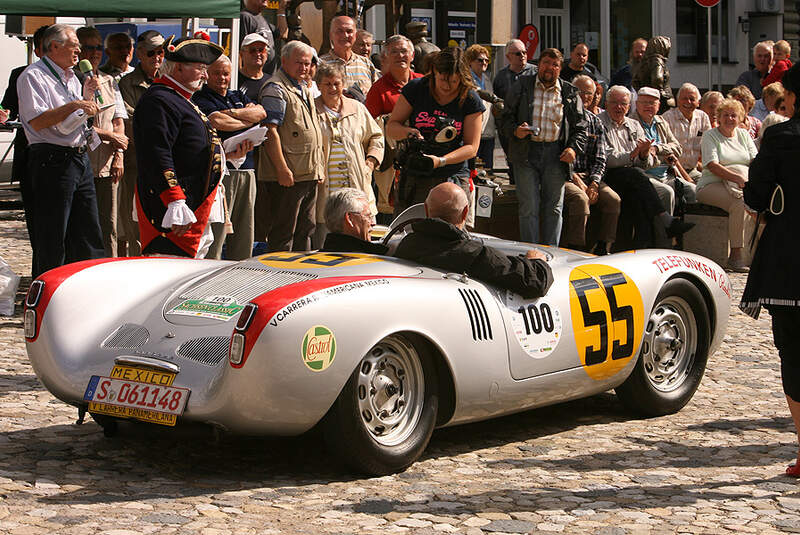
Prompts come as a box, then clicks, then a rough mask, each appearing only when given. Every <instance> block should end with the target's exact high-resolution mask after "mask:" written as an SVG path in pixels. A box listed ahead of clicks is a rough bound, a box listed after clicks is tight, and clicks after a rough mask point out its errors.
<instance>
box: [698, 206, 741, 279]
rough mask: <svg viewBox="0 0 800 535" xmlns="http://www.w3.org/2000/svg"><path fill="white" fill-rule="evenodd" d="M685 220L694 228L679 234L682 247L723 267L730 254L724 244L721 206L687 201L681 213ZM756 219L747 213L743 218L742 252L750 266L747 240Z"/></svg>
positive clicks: (724, 217)
mask: <svg viewBox="0 0 800 535" xmlns="http://www.w3.org/2000/svg"><path fill="white" fill-rule="evenodd" d="M683 219H684V221H686V222H687V223H694V228H693V229H692V230H690V231H689V232H687V233H686V234H684V235H683V250H684V251H687V252H690V253H696V254H699V255H702V256H705V257H706V258H710V259H711V260H713V261H714V262H716V263H717V264H719V265H720V266H723V267H725V264H726V263H727V262H728V256H729V254H730V247H729V246H728V213H727V212H726V211H725V210H723V209H722V208H717V207H716V206H710V205H708V204H702V203H692V204H687V205H686V209H685V211H684V216H683ZM755 225H756V220H755V218H754V217H750V216H749V215H746V216H745V220H744V249H743V251H742V253H743V255H744V261H745V264H747V265H748V266H749V265H750V258H751V251H750V239H751V237H752V235H753V231H754V229H755Z"/></svg>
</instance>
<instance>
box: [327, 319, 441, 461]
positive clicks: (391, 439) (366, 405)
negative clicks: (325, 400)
mask: <svg viewBox="0 0 800 535" xmlns="http://www.w3.org/2000/svg"><path fill="white" fill-rule="evenodd" d="M420 351H421V349H420V347H418V346H415V345H414V344H413V343H412V342H411V340H410V339H409V338H408V337H406V336H403V335H400V334H393V335H390V336H387V337H386V338H384V339H383V340H381V341H380V342H378V343H377V344H375V346H373V347H372V349H370V350H369V351H368V352H367V354H366V355H364V357H363V358H362V359H361V362H360V363H359V365H358V367H357V368H356V369H355V371H353V374H352V375H351V376H350V379H349V380H348V381H347V384H346V385H345V387H344V389H342V392H341V393H340V394H339V397H338V398H337V399H336V401H335V402H334V404H333V406H332V407H331V409H330V410H329V411H328V414H327V415H326V416H325V420H324V422H323V429H324V434H325V441H326V442H327V444H328V446H329V447H330V448H331V449H332V450H333V451H334V452H336V454H338V455H339V457H340V458H341V459H342V460H344V461H345V462H346V463H347V464H349V465H350V466H351V467H353V468H355V469H356V470H358V471H360V472H364V473H367V474H371V475H386V474H391V473H394V472H398V471H402V470H404V469H406V468H407V467H408V466H410V465H411V464H412V463H413V462H414V461H415V460H417V458H419V456H420V455H421V454H422V452H423V451H424V450H425V447H426V446H427V445H428V441H429V440H430V438H431V433H433V428H434V426H435V423H436V412H437V410H438V406H439V395H438V387H437V385H438V379H437V375H436V366H435V365H434V363H433V362H432V360H431V358H430V357H429V356H428V355H426V354H424V353H421V352H420Z"/></svg>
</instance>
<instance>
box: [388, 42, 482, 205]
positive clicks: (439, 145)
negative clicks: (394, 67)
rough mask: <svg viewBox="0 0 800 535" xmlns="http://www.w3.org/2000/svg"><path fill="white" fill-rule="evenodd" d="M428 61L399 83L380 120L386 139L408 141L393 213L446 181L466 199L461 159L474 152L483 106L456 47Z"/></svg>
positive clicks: (466, 177) (465, 176)
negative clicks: (425, 69) (420, 73)
mask: <svg viewBox="0 0 800 535" xmlns="http://www.w3.org/2000/svg"><path fill="white" fill-rule="evenodd" d="M431 64H432V69H431V71H430V72H429V73H428V74H426V75H425V76H424V77H422V78H418V79H416V80H410V81H409V82H408V83H407V84H406V85H405V86H404V87H403V89H402V91H401V95H400V98H399V99H398V100H397V104H395V107H394V110H393V111H392V115H391V117H390V118H389V122H388V123H387V124H386V135H387V136H388V137H389V138H391V139H396V140H403V139H410V140H411V150H410V151H409V152H410V154H409V155H408V158H407V159H406V160H405V162H404V166H403V171H402V173H401V178H400V181H399V183H398V184H397V185H396V187H395V197H394V199H395V204H394V213H395V216H396V215H398V214H399V213H400V212H402V211H403V210H405V209H406V208H407V207H409V206H411V205H413V204H416V203H420V202H424V201H425V197H426V196H427V195H428V192H429V191H430V190H431V189H432V188H433V187H434V186H436V185H438V184H441V183H442V182H446V181H450V182H453V183H455V184H457V185H458V186H460V187H461V188H462V189H463V190H464V191H465V193H466V194H467V197H468V198H471V195H470V191H469V190H470V186H469V170H468V169H467V160H469V159H470V158H474V157H475V155H476V154H477V152H478V146H479V145H480V141H481V125H482V123H481V121H482V115H483V111H484V109H485V108H484V106H483V103H482V102H481V99H480V97H478V94H477V93H476V92H475V88H474V85H473V83H472V76H471V75H470V72H469V67H468V66H467V63H466V61H465V59H464V52H463V51H462V50H461V49H459V48H446V49H444V50H442V51H441V52H438V53H437V54H436V57H435V58H434V59H433V60H432V62H431ZM406 124H408V125H410V126H406ZM413 140H419V141H420V143H419V144H416V143H414V141H413Z"/></svg>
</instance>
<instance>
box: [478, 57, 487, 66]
mask: <svg viewBox="0 0 800 535" xmlns="http://www.w3.org/2000/svg"><path fill="white" fill-rule="evenodd" d="M475 61H477V62H478V63H483V64H484V65H488V64H489V60H488V59H486V58H478V59H476V60H475Z"/></svg>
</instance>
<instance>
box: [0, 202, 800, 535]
mask: <svg viewBox="0 0 800 535" xmlns="http://www.w3.org/2000/svg"><path fill="white" fill-rule="evenodd" d="M0 218H2V220H0V255H2V256H3V257H4V258H5V259H7V261H9V263H10V264H11V265H12V266H13V268H14V269H15V270H16V271H17V273H26V274H27V273H29V272H30V271H29V270H30V250H29V249H28V247H27V244H26V241H25V238H26V235H25V231H24V224H23V223H22V221H21V216H20V214H19V213H18V212H3V213H0ZM732 279H733V284H734V287H735V288H736V290H737V291H738V292H741V289H742V286H743V284H744V277H743V276H741V275H735V274H734V275H732ZM28 282H29V281H28V280H27V279H23V284H22V288H21V291H24V290H25V288H26V287H27V285H28ZM20 295H21V294H20ZM737 301H738V296H737ZM732 313H733V318H732V322H731V324H730V326H729V329H728V334H727V337H726V339H725V343H724V344H723V346H722V349H721V350H720V351H719V352H718V353H717V354H716V355H715V356H714V357H713V358H712V359H711V361H710V363H709V367H708V370H707V372H706V376H705V379H704V380H703V383H702V385H701V387H700V389H699V391H698V392H697V394H696V395H695V397H694V399H693V400H692V402H691V403H690V404H689V405H688V406H687V407H686V408H684V409H683V410H682V411H681V412H680V413H678V414H675V415H672V416H667V417H662V418H652V419H638V418H635V417H633V416H631V415H630V414H628V413H627V412H626V411H625V410H624V409H623V408H622V406H621V405H620V404H619V403H618V402H617V401H616V399H615V398H614V396H613V395H611V394H604V395H600V396H595V397H592V398H590V399H588V400H582V401H576V402H570V403H564V404H561V405H557V406H554V407H549V408H544V409H538V410H534V411H529V412H525V413H522V414H518V415H515V416H510V417H506V418H501V419H498V420H493V421H489V422H484V423H479V424H472V425H465V426H460V427H455V428H449V429H442V430H438V431H436V432H435V433H434V435H433V439H432V441H431V443H430V446H429V447H428V450H427V452H426V453H425V455H424V456H423V458H422V459H421V460H420V461H419V462H417V463H416V464H414V465H413V466H412V467H411V468H409V469H408V470H407V471H406V472H404V473H402V474H398V475H395V476H390V477H382V478H372V479H363V478H358V477H354V476H352V475H350V474H348V472H347V471H346V470H344V469H343V468H340V467H338V466H337V465H335V464H333V463H332V460H331V459H330V458H329V457H328V456H327V454H326V452H325V449H324V446H323V444H322V441H321V438H320V437H319V436H318V435H317V434H313V433H312V434H310V435H308V436H304V437H300V438H292V439H266V440H265V439H253V438H240V437H224V438H222V439H221V440H220V441H217V442H215V441H214V437H213V436H212V434H211V433H210V432H209V431H208V430H207V429H205V428H201V427H197V428H194V427H192V428H178V429H175V430H173V429H165V428H155V426H153V427H149V426H144V425H136V424H130V425H127V426H122V429H121V431H120V434H119V435H118V436H117V437H116V438H114V439H106V438H104V437H103V434H102V432H101V430H100V428H99V427H98V426H97V425H96V424H94V423H93V422H91V421H87V422H86V423H85V424H84V425H82V426H77V425H74V421H75V418H76V411H75V409H73V408H71V407H68V406H66V405H64V404H63V403H61V402H58V401H56V400H55V399H54V398H53V397H52V396H51V395H50V394H49V393H48V392H46V391H45V390H44V389H43V388H42V386H41V385H40V384H39V382H38V381H37V379H36V376H35V375H34V374H33V371H32V369H31V367H30V365H29V364H28V362H27V359H26V356H25V348H24V344H23V341H22V321H21V317H20V315H19V309H18V310H17V315H15V316H14V317H12V318H5V319H2V320H0V344H2V347H3V349H4V350H3V351H2V354H0V532H2V533H14V534H34V533H54V532H55V533H62V534H73V533H74V534H86V533H105V534H109V535H126V534H133V533H159V534H160V533H199V534H203V535H213V534H224V533H237V534H238V533H263V534H277V533H309V534H318V533H368V534H371V533H380V534H383V533H415V534H423V533H461V534H468V535H480V534H482V533H530V532H536V533H550V532H552V533H600V534H608V535H616V534H625V533H631V534H633V533H640V534H646V533H652V534H656V533H758V534H761V533H779V532H794V533H798V532H800V484H798V482H797V481H795V480H792V479H790V478H788V477H786V476H783V475H782V474H783V470H784V468H785V466H786V464H787V462H788V461H789V460H790V459H792V458H793V457H794V455H795V453H796V448H797V443H796V438H795V435H794V433H793V428H792V424H791V420H790V418H789V416H788V410H787V408H786V404H785V401H784V399H783V396H782V394H781V391H780V380H779V370H778V359H777V355H776V352H775V350H774V348H773V345H772V341H771V335H770V330H769V316H768V315H767V314H764V315H763V316H762V319H760V320H759V321H753V320H751V319H750V318H748V317H746V316H744V315H743V314H741V313H739V312H738V311H736V310H735V309H734V310H732ZM77 335H79V333H76V336H77Z"/></svg>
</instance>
